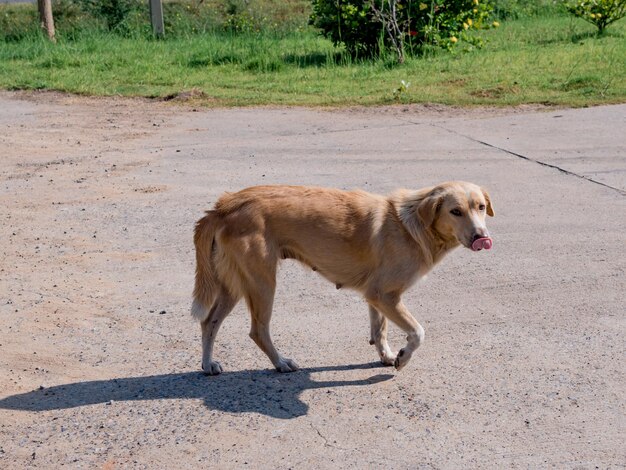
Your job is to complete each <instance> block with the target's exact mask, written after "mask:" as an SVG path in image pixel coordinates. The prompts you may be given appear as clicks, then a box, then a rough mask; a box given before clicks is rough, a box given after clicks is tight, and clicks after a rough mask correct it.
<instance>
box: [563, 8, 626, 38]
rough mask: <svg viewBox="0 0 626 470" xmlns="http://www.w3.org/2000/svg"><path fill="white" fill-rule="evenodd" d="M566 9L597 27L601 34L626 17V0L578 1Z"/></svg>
mask: <svg viewBox="0 0 626 470" xmlns="http://www.w3.org/2000/svg"><path fill="white" fill-rule="evenodd" d="M565 7H566V8H567V10H568V11H569V12H570V13H572V14H573V15H574V16H577V17H578V18H582V19H583V20H585V21H588V22H589V23H591V24H593V25H595V26H596V27H597V28H598V32H600V33H602V32H603V31H604V30H605V28H606V27H607V26H608V25H610V24H611V23H614V22H616V21H617V20H619V19H620V18H623V17H624V16H626V0H577V1H576V3H566V4H565Z"/></svg>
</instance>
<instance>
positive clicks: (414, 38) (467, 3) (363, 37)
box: [310, 0, 497, 56]
mask: <svg viewBox="0 0 626 470" xmlns="http://www.w3.org/2000/svg"><path fill="white" fill-rule="evenodd" d="M392 9H395V12H396V15H397V21H398V26H399V28H398V29H399V31H400V32H399V35H400V36H401V37H400V38H397V37H396V38H394V39H395V40H396V41H397V40H398V39H400V40H401V41H403V42H404V44H405V50H406V51H407V52H408V53H409V54H410V53H411V52H414V53H417V52H419V51H420V50H422V48H423V47H425V46H435V47H443V48H447V49H451V48H452V47H454V46H455V45H456V44H457V43H459V42H461V41H464V42H468V43H470V44H473V45H480V44H481V40H480V38H478V37H477V36H476V34H474V32H475V31H477V30H481V29H488V28H492V27H497V25H496V24H495V22H493V21H491V16H492V12H493V6H492V4H491V3H490V1H489V0H415V1H413V0H395V1H394V0H340V1H337V0H313V14H312V16H311V21H310V23H311V24H312V25H314V26H316V27H318V28H320V30H321V33H322V34H323V35H324V36H325V37H327V38H329V39H331V40H332V41H333V42H334V43H335V44H337V45H338V44H342V45H344V46H345V47H346V49H347V50H348V51H349V52H351V53H352V54H353V55H357V56H359V55H361V56H367V55H376V54H377V53H379V52H380V50H381V48H384V47H386V46H389V43H390V40H389V38H388V37H387V36H386V35H387V33H386V32H385V30H384V27H383V26H384V25H383V24H382V23H381V21H380V17H381V15H380V14H379V15H376V14H375V13H376V12H380V11H383V12H387V13H389V12H391V10H392ZM382 16H384V15H382ZM381 46H382V47H381Z"/></svg>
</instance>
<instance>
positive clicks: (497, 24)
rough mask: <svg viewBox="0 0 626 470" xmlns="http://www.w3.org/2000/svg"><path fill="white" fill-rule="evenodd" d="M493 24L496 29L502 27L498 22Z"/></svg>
mask: <svg viewBox="0 0 626 470" xmlns="http://www.w3.org/2000/svg"><path fill="white" fill-rule="evenodd" d="M492 24H493V27H494V28H497V27H498V26H500V23H498V22H497V21H494V22H493V23H492Z"/></svg>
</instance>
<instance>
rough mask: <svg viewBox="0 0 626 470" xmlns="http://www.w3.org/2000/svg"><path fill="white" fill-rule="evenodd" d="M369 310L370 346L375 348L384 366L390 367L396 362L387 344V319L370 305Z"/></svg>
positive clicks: (394, 355)
mask: <svg viewBox="0 0 626 470" xmlns="http://www.w3.org/2000/svg"><path fill="white" fill-rule="evenodd" d="M369 308H370V324H371V336H370V344H373V345H375V346H376V351H378V355H379V356H380V361H381V362H382V363H383V364H385V365H386V366H392V365H393V363H394V362H395V360H396V354H394V353H392V352H391V349H390V348H389V343H387V319H386V318H385V317H384V316H383V315H381V313H380V312H379V311H378V310H376V309H375V308H374V307H372V306H371V305H370V306H369Z"/></svg>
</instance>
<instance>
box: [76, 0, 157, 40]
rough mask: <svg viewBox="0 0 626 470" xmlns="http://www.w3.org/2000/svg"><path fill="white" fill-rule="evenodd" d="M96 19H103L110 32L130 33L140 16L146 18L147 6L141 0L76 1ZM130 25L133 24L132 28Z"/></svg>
mask: <svg viewBox="0 0 626 470" xmlns="http://www.w3.org/2000/svg"><path fill="white" fill-rule="evenodd" d="M75 2H76V3H78V4H79V5H81V7H82V8H84V9H85V10H86V11H88V12H89V13H91V14H92V15H93V16H94V17H96V18H102V19H103V20H104V21H105V22H106V25H107V28H108V29H109V30H110V31H118V32H128V31H130V30H132V29H134V27H135V26H136V25H135V24H134V23H135V21H129V20H134V19H136V17H137V16H138V15H141V16H146V15H147V13H145V14H144V11H147V7H146V5H144V3H146V2H143V1H141V0H75ZM129 23H133V24H132V26H131V25H130V24H129Z"/></svg>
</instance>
